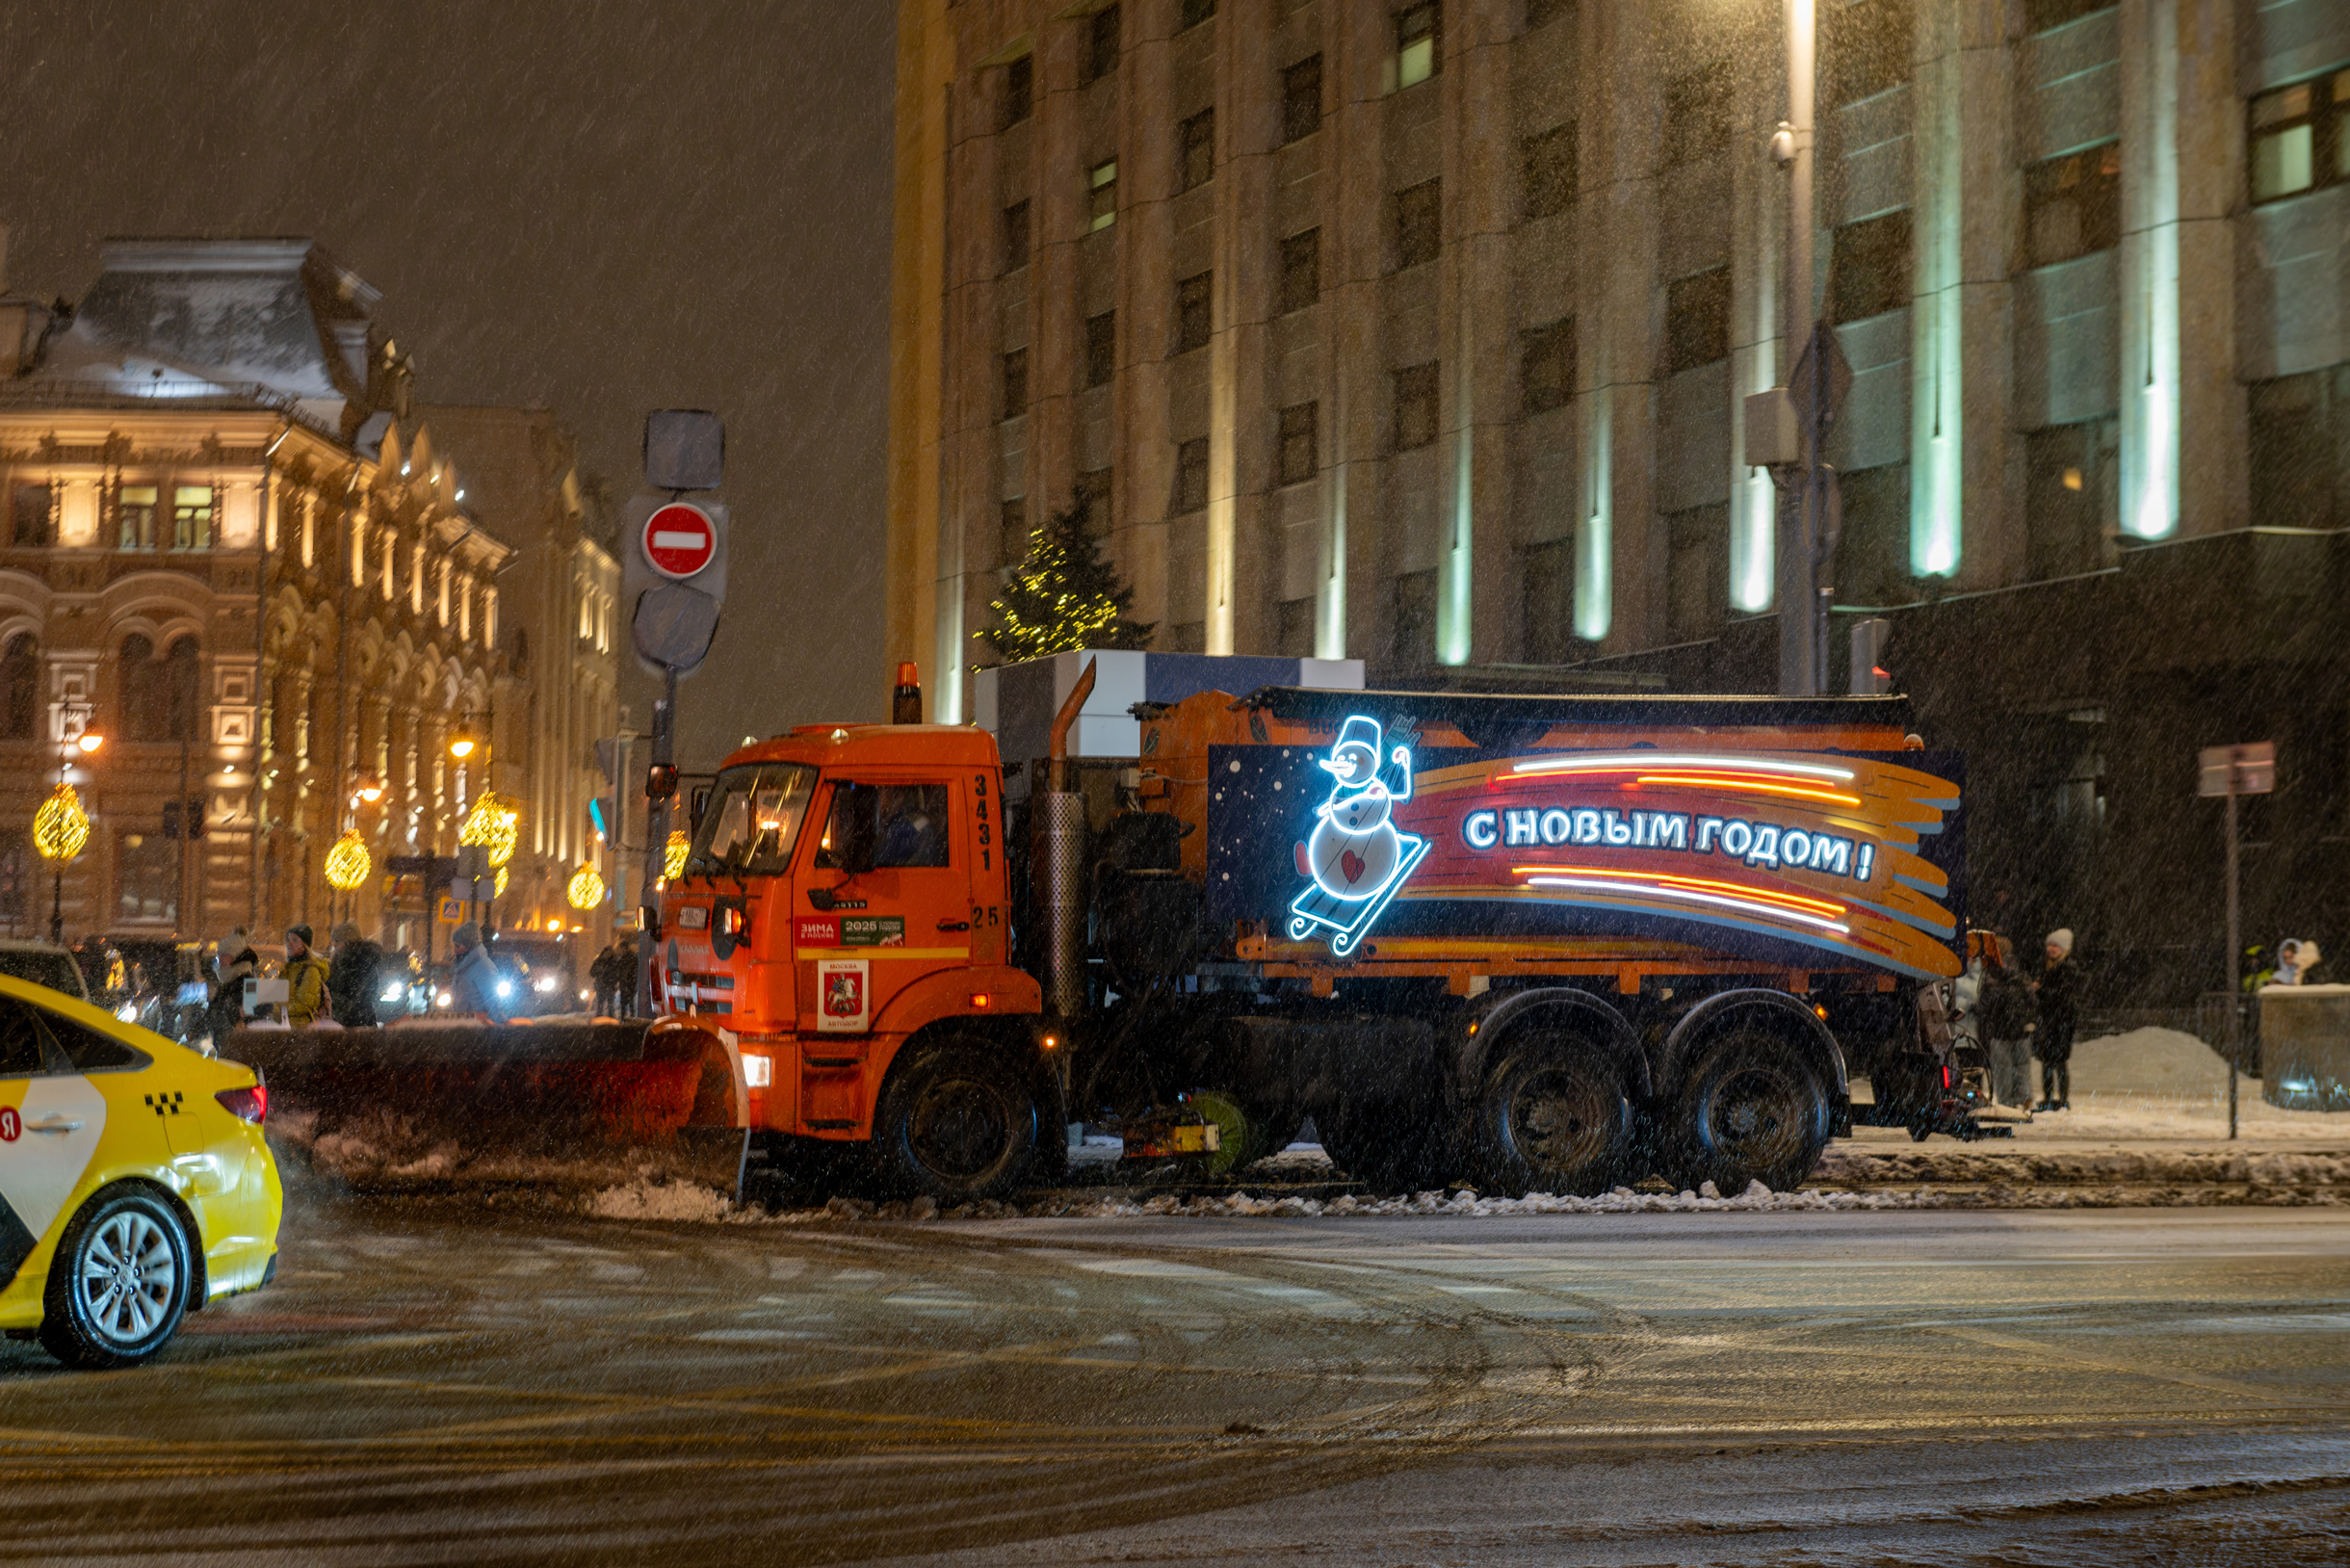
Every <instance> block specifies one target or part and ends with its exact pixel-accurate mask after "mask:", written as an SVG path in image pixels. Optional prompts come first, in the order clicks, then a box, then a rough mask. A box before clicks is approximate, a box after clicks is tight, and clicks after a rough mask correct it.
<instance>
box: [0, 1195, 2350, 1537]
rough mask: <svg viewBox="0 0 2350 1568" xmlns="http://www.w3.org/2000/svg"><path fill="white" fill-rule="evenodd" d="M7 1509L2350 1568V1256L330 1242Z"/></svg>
mask: <svg viewBox="0 0 2350 1568" xmlns="http://www.w3.org/2000/svg"><path fill="white" fill-rule="evenodd" d="M0 1464H5V1466H6V1468H7V1472H8V1475H9V1477H10V1478H9V1480H8V1483H7V1485H6V1486H5V1488H4V1489H0V1501H4V1503H5V1507H6V1511H7V1518H8V1527H7V1529H5V1530H0V1560H12V1561H13V1560H37V1561H42V1562H73V1563H93V1562H122V1563H131V1562H137V1563H140V1564H143V1565H152V1564H155V1563H160V1562H169V1563H174V1564H176V1563H202V1564H214V1563H231V1562H233V1563H238V1564H252V1563H261V1564H281V1563H282V1564H296V1563H300V1564H312V1563H327V1564H346V1563H379V1562H382V1563H389V1562H403V1563H405V1562H450V1563H460V1562H461V1563H512V1564H532V1565H540V1564H558V1563H573V1562H581V1563H586V1562H626V1563H631V1564H654V1563H705V1562H778V1563H789V1562H823V1561H848V1560H860V1561H872V1560H877V1559H890V1558H899V1557H923V1558H924V1559H925V1560H938V1561H953V1562H956V1563H968V1564H974V1565H977V1564H981V1563H989V1564H993V1563H1045V1562H1055V1563H1057V1562H1102V1561H1114V1562H1121V1563H1183V1564H1195V1563H1238V1562H1247V1563H1257V1562H1264V1561H1268V1560H1274V1561H1280V1562H1285V1563H1302V1564H1316V1565H1319V1564H1325V1563H1326V1564H1331V1565H1338V1564H1348V1565H1352V1564H1365V1563H1380V1564H1385V1563H1395V1564H1407V1563H1408V1564H1449V1563H1463V1564H1476V1565H1480V1568H1482V1565H1487V1564H1503V1565H1517V1564H1527V1565H1532V1564H1552V1563H1563V1562H1576V1563H1581V1562H1590V1563H1618V1562H1621V1563H1658V1562H1673V1563H1697V1562H1804V1563H1840V1562H1854V1563H1862V1562H1869V1563H1876V1562H1913V1561H1914V1562H1952V1561H1958V1562H1969V1561H1971V1562H2013V1561H2030V1562H2056V1563H2070V1562H2080V1563H2084V1564H2086V1563H2119V1562H2140V1561H2143V1562H2164V1563H2211V1564H2244V1563H2267V1562H2290V1561H2331V1560H2341V1559H2343V1558H2345V1557H2350V1215H2345V1214H2343V1213H2341V1212H2339V1211H2327V1210H2274V1209H2271V1210H2243V1209H2238V1210H2230V1211H2219V1212H2209V1211H2162V1212H2138V1211H2088V1212H2075V1213H2065V1214H2029V1215H2024V1214H1948V1213H1925V1214H1882V1215H1639V1216H1626V1217H1595V1216H1560V1217H1550V1218H1538V1219H1514V1220H1513V1219H1461V1218H1428V1219H1387V1220H1359V1221H1334V1220H1327V1219H1308V1220H1266V1219H1233V1220H1203V1219H1189V1220H1186V1219H1159V1220H1135V1221H1098V1220H1096V1221H1065V1220H1060V1221H1057V1220H1018V1221H1005V1222H998V1223H990V1224H957V1225H937V1224H931V1225H921V1226H916V1225H904V1224H901V1225H866V1226H859V1227H848V1226H842V1225H810V1226H783V1225H774V1224H762V1225H661V1224H623V1223H615V1222H597V1221H588V1220H583V1219H576V1218H565V1217H560V1216H556V1215H550V1214H548V1213H546V1212H545V1211H544V1210H517V1209H515V1208H513V1207H510V1206H508V1207H487V1206H483V1205H482V1204H481V1203H480V1202H478V1201H476V1202H474V1203H470V1204H465V1205H459V1204H457V1203H455V1202H450V1203H448V1204H445V1205H441V1206H434V1207H423V1208H420V1207H417V1206H415V1205H413V1204H410V1205H405V1206H392V1205H379V1206H374V1207H369V1206H362V1205H358V1204H355V1203H344V1204H339V1205H334V1204H324V1203H320V1202H317V1201H309V1202H304V1203H301V1204H299V1205H298V1206H297V1208H296V1209H295V1211H294V1212H293V1213H292V1214H290V1215H289V1218H288V1224H287V1230H286V1237H285V1261H284V1266H283V1268H282V1270H281V1272H280V1274H279V1280H278V1284H277V1285H276V1287H274V1289H272V1290H270V1291H268V1292H265V1293H263V1294H258V1295H254V1296H248V1297H244V1298H240V1299H238V1300H236V1301H233V1302H225V1303H222V1304H221V1305H219V1306H217V1307H215V1308H214V1309H213V1310H212V1311H210V1312H207V1313H205V1314H204V1315H202V1316H201V1317H199V1318H197V1319H195V1320H192V1321H191V1323H190V1328H189V1332H188V1334H187V1336H186V1337H185V1338H184V1339H183V1340H182V1342H181V1343H180V1344H179V1346H176V1347H175V1348H174V1350H173V1351H172V1352H171V1353H170V1355H169V1356H168V1357H167V1358H166V1359H165V1360H164V1361H162V1362H160V1363H158V1364H156V1365H155V1366H152V1367H150V1368H147V1369H144V1370H142V1371H138V1372H121V1373H112V1374H87V1373H84V1374H73V1373H65V1372H59V1371H57V1370H56V1369H55V1368H54V1367H53V1366H52V1365H51V1364H49V1363H48V1362H47V1360H46V1359H45V1358H44V1357H42V1356H41V1355H40V1354H39V1351H38V1350H36V1349H35V1348H33V1347H31V1346H23V1345H16V1344H10V1345H7V1346H5V1347H0Z"/></svg>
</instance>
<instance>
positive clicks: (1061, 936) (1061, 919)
mask: <svg viewBox="0 0 2350 1568" xmlns="http://www.w3.org/2000/svg"><path fill="white" fill-rule="evenodd" d="M1093 677H1094V670H1093V661H1092V660H1090V659H1088V660H1086V661H1085V672H1084V674H1082V675H1080V676H1079V677H1078V678H1077V684H1076V685H1075V686H1074V687H1072V688H1070V690H1069V697H1068V700H1067V701H1065V702H1063V703H1062V704H1061V705H1060V712H1059V713H1057V714H1056V715H1054V716H1053V740H1052V752H1051V757H1052V760H1051V763H1050V769H1051V771H1049V772H1048V773H1047V774H1046V776H1045V788H1044V789H1043V790H1041V791H1039V792H1037V793H1036V794H1035V796H1034V797H1032V799H1031V810H1032V811H1033V812H1034V813H1035V815H1034V818H1033V819H1032V822H1033V825H1032V827H1031V833H1032V835H1033V841H1032V842H1033V849H1032V856H1033V858H1032V859H1031V865H1032V866H1033V867H1034V868H1035V873H1034V875H1035V879H1036V889H1037V895H1036V896H1037V902H1038V905H1039V910H1038V912H1039V913H1040V914H1042V915H1043V917H1044V934H1045V973H1044V1005H1045V1011H1046V1012H1048V1013H1050V1014H1051V1015H1052V1016H1054V1017H1056V1018H1074V1017H1076V1016H1077V1015H1078V1013H1079V1012H1081V1011H1083V1010H1084V1005H1085V880H1084V861H1085V797H1084V795H1083V794H1082V793H1079V792H1076V791H1072V790H1070V789H1069V788H1068V771H1069V768H1068V763H1069V727H1070V726H1071V725H1073V724H1075V723H1076V722H1077V716H1078V715H1079V714H1080V713H1081V712H1083V711H1084V706H1085V699H1086V698H1087V697H1089V696H1091V695H1093Z"/></svg>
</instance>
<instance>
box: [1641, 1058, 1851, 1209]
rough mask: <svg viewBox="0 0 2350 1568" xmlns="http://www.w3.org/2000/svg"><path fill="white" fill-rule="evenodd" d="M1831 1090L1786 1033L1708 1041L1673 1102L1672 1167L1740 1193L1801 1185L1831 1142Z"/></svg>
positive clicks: (1692, 1180) (1669, 1123) (1693, 1181)
mask: <svg viewBox="0 0 2350 1568" xmlns="http://www.w3.org/2000/svg"><path fill="white" fill-rule="evenodd" d="M1830 1121H1831V1116H1830V1111H1829V1106H1828V1096H1827V1095H1826V1093H1825V1092H1823V1091H1822V1090H1821V1088H1820V1086H1819V1081H1818V1079H1817V1078H1816V1077H1815V1076H1814V1074H1813V1073H1812V1070H1811V1069H1810V1068H1809V1067H1808V1066H1806V1065H1805V1063H1804V1062H1803V1060H1802V1059H1801V1058H1799V1057H1798V1056H1797V1055H1796V1053H1795V1049H1794V1047H1793V1046H1792V1045H1791V1044H1789V1041H1787V1040H1786V1039H1785V1038H1783V1037H1781V1036H1779V1035H1777V1034H1773V1033H1771V1032H1768V1031H1766V1030H1760V1029H1752V1028H1749V1029H1737V1030H1732V1031H1730V1032H1726V1033H1724V1034H1722V1035H1721V1036H1720V1037H1719V1038H1717V1039H1715V1040H1712V1041H1710V1042H1709V1043H1708V1044H1707V1045H1706V1046H1705V1047H1703V1048H1702V1049H1701V1050H1700V1051H1699V1052H1698V1054H1697V1058H1696V1059H1695V1060H1694V1061H1693V1062H1692V1063H1691V1064H1690V1066H1689V1069H1688V1071H1687V1072H1686V1073H1684V1075H1683V1077H1682V1080H1681V1083H1680V1085H1679V1086H1678V1088H1676V1089H1675V1090H1674V1091H1673V1096H1672V1099H1671V1101H1670V1102H1669V1104H1668V1108H1667V1117H1666V1137H1668V1138H1669V1139H1670V1160H1669V1162H1668V1163H1669V1165H1670V1173H1671V1175H1672V1176H1673V1177H1674V1179H1675V1180H1677V1181H1678V1182H1680V1183H1681V1184H1682V1185H1683V1186H1684V1187H1689V1188H1694V1187H1697V1186H1700V1185H1702V1184H1703V1183H1706V1182H1711V1183H1712V1184H1713V1185H1714V1188H1715V1189H1716V1190H1718V1191H1720V1192H1721V1193H1722V1195H1723V1196H1725V1197H1736V1196H1737V1195H1738V1194H1739V1193H1740V1192H1742V1191H1744V1190H1745V1189H1746V1186H1747V1184H1748V1183H1749V1182H1761V1183H1762V1185H1763V1186H1765V1187H1767V1188H1769V1189H1771V1190H1772V1191H1774V1192H1776V1191H1783V1190H1787V1189H1791V1188H1794V1187H1796V1186H1798V1185H1800V1184H1801V1183H1802V1181H1803V1179H1804V1178H1805V1177H1807V1176H1809V1175H1810V1174H1811V1173H1812V1167H1813V1166H1815V1165H1816V1164H1818V1163H1819V1156H1820V1151H1822V1150H1823V1149H1825V1148H1826V1147H1827V1146H1828V1137H1829V1131H1830Z"/></svg>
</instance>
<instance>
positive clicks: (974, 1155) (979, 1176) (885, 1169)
mask: <svg viewBox="0 0 2350 1568" xmlns="http://www.w3.org/2000/svg"><path fill="white" fill-rule="evenodd" d="M917 1050H918V1052H919V1054H918V1055H917V1056H916V1057H915V1058H914V1059H913V1060H911V1061H907V1062H903V1063H901V1064H900V1065H899V1066H898V1067H897V1068H895V1069H894V1070H893V1071H892V1072H891V1074H890V1081H889V1085H888V1087H886V1088H885V1089H883V1091H882V1094H881V1104H880V1106H879V1107H878V1108H877V1110H876V1111H875V1115H874V1153H875V1159H876V1160H877V1162H878V1163H879V1166H880V1174H881V1178H882V1181H883V1182H884V1183H885V1184H886V1185H888V1186H889V1187H891V1188H893V1189H899V1190H902V1191H907V1192H913V1193H920V1194H927V1195H928V1196H930V1197H933V1198H936V1199H938V1200H939V1201H940V1202H942V1203H948V1202H969V1201H971V1200H972V1199H975V1198H992V1197H999V1196H1001V1195H1003V1194H1004V1193H1005V1192H1008V1191H1010V1190H1012V1189H1014V1188H1016V1187H1018V1186H1019V1185H1020V1184H1021V1182H1023V1181H1024V1180H1026V1179H1027V1177H1028V1173H1029V1167H1030V1166H1031V1165H1032V1164H1033V1163H1035V1160H1036V1137H1037V1109H1036V1096H1035V1094H1034V1093H1033V1092H1032V1091H1031V1089H1030V1087H1029V1084H1028V1080H1027V1078H1026V1077H1025V1075H1023V1074H1022V1073H1020V1072H1019V1071H1018V1070H1017V1069H1016V1066H1015V1064H1014V1063H1012V1062H1010V1061H1007V1060H1005V1058H1004V1054H1003V1053H1002V1052H1001V1051H996V1050H991V1049H990V1048H989V1047H988V1046H986V1045H985V1044H983V1043H982V1042H980V1041H978V1040H974V1039H969V1038H965V1037H962V1036H954V1037H950V1038H948V1039H944V1040H941V1041H938V1042H937V1043H935V1044H933V1045H927V1046H924V1047H918V1048H917Z"/></svg>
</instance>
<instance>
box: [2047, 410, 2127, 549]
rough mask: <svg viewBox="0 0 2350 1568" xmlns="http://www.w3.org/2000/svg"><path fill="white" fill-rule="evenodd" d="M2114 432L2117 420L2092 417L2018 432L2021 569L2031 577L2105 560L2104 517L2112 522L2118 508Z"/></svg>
mask: <svg viewBox="0 0 2350 1568" xmlns="http://www.w3.org/2000/svg"><path fill="white" fill-rule="evenodd" d="M2120 435H2121V431H2120V427H2119V423H2118V422H2117V421H2108V420H2098V421H2096V422H2094V423H2091V424H2086V425H2059V426H2057V427H2056V428H2054V429H2053V430H2045V431H2030V432H2029V433H2028V434H2026V435H2025V436H2024V525H2025V527H2026V528H2027V529H2028V530H2029V531H2030V532H2029V533H2028V534H2027V535H2026V536H2025V538H2024V571H2025V574H2026V575H2027V576H2028V577H2029V578H2030V580H2031V581H2033V582H2036V583H2045V582H2049V581H2050V580H2051V579H2054V578H2058V577H2077V576H2079V575H2080V574H2081V573H2083V572H2093V571H2096V570H2098V569H2099V568H2100V567H2102V566H2103V565H2104V564H2105V552H2106V537H2107V535H2108V532H2109V530H2108V528H2107V522H2108V519H2109V518H2111V519H2114V520H2117V521H2118V519H2119V516H2120V510H2121V507H2120V503H2121V495H2120V488H2119V484H2118V480H2119V478H2120V476H2119V474H2118V472H2117V470H2118V469H2119V467H2120V464H2119V463H2118V462H2116V461H2114V458H2115V457H2118V456H2119V455H2120V453H2119V447H2120ZM2109 442H2110V447H2109ZM2109 498H2110V501H2111V505H2110V506H2109V505H2108V504H2107V503H2108V499H2109Z"/></svg>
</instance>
